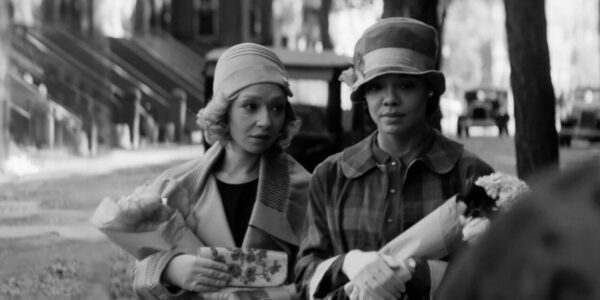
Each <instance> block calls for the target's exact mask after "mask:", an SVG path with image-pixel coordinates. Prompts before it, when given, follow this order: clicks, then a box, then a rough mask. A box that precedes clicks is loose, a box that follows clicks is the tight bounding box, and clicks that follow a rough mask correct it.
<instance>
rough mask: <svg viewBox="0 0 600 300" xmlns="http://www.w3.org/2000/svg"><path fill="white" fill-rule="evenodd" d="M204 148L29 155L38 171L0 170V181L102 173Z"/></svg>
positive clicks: (189, 154)
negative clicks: (28, 172) (94, 155)
mask: <svg viewBox="0 0 600 300" xmlns="http://www.w3.org/2000/svg"><path fill="white" fill-rule="evenodd" d="M203 151H204V147H203V146H202V145H159V146H155V147H147V148H143V149H138V150H122V149H114V150H111V151H110V152H107V153H103V154H100V155H98V156H96V157H92V158H86V157H78V156H72V155H46V156H45V157H43V158H40V157H38V158H35V157H33V158H31V162H32V164H33V166H34V167H36V168H38V169H39V170H38V172H36V173H32V174H25V175H21V176H18V175H15V174H11V173H0V184H3V183H8V182H24V181H29V180H39V179H44V178H50V177H52V178H59V177H66V176H72V175H79V174H82V175H85V174H87V175H94V174H105V173H109V172H111V171H114V170H117V169H125V168H135V167H142V166H148V165H157V164H163V163H167V162H169V161H175V160H185V159H190V158H194V157H197V156H198V155H200V153H202V152H203Z"/></svg>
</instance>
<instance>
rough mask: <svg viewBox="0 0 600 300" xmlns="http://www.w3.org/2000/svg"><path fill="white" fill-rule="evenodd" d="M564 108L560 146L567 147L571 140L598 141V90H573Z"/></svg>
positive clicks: (599, 102)
mask: <svg viewBox="0 0 600 300" xmlns="http://www.w3.org/2000/svg"><path fill="white" fill-rule="evenodd" d="M565 106H566V107H564V110H565V113H564V117H562V118H561V120H560V123H561V129H560V133H559V139H560V144H561V145H565V146H569V145H571V140H572V139H573V138H578V139H587V140H589V141H591V142H594V141H600V88H591V87H585V88H577V89H575V90H574V91H573V93H572V95H571V98H570V99H569V100H568V101H567V103H566V105H565Z"/></svg>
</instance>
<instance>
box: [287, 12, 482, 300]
mask: <svg viewBox="0 0 600 300" xmlns="http://www.w3.org/2000/svg"><path fill="white" fill-rule="evenodd" d="M437 49H438V44H437V32H436V31H435V29H433V28H432V27H430V26H428V25H425V24H424V23H421V22H419V21H416V20H413V19H408V18H389V19H384V20H382V21H380V22H378V23H377V24H375V25H373V26H372V27H370V28H369V29H367V30H366V31H365V33H364V34H363V35H362V36H361V38H360V39H359V40H358V42H357V44H356V46H355V55H354V66H353V68H351V69H350V70H348V71H346V72H344V74H342V76H341V78H340V79H341V80H343V81H345V82H346V83H348V84H349V85H350V86H351V88H352V92H351V98H352V100H353V101H354V102H362V103H366V106H367V108H368V112H369V115H370V116H371V119H372V120H373V121H374V123H375V124H376V126H377V130H376V131H375V132H374V133H373V134H371V135H370V136H368V137H367V138H365V139H364V140H362V141H361V142H359V143H357V144H356V145H354V146H351V147H349V148H347V149H345V150H344V151H343V152H341V153H338V154H335V155H333V156H331V157H329V158H328V159H326V160H325V161H324V162H323V163H321V164H320V165H319V166H318V167H317V168H316V169H315V171H314V173H313V177H312V179H311V183H310V188H309V207H308V216H307V220H306V222H305V226H304V230H303V235H302V240H301V244H300V252H299V257H298V263H297V265H296V283H297V285H298V287H299V289H300V292H301V296H303V297H304V298H308V299H313V298H346V297H348V296H350V297H351V298H353V299H398V298H402V297H404V296H408V298H409V299H424V298H429V297H430V296H432V295H433V292H434V291H435V290H436V288H437V285H438V284H439V282H440V280H441V278H442V276H443V274H444V272H445V268H446V262H444V261H424V260H420V259H417V258H416V259H409V260H407V261H405V262H393V261H387V260H386V258H385V257H384V256H382V255H379V254H378V252H377V251H378V250H379V249H381V247H382V246H384V245H385V244H386V243H387V242H389V241H391V240H392V239H394V238H395V237H396V236H398V235H399V234H401V233H402V232H403V231H404V230H406V229H407V228H409V227H410V226H412V225H413V224H415V223H416V222H418V221H419V220H420V219H421V218H423V217H424V216H425V215H427V214H428V213H430V212H431V211H433V210H434V209H435V208H436V207H438V206H439V205H440V204H442V203H443V202H444V201H445V200H446V199H448V198H450V197H451V196H453V195H455V194H457V193H462V192H465V191H464V189H465V186H466V179H467V178H469V177H472V176H474V177H478V176H480V175H485V174H489V173H491V172H492V171H493V170H492V168H491V167H490V166H489V165H488V164H486V163H485V162H483V161H482V160H480V159H479V158H478V157H477V156H475V155H474V154H472V153H470V152H468V151H466V150H465V149H464V148H463V146H462V145H461V144H459V143H457V142H455V141H452V140H450V139H448V138H446V137H444V136H443V135H442V134H440V132H438V131H437V130H435V129H433V128H431V127H430V126H429V125H428V124H427V122H426V119H427V117H428V116H430V115H432V114H433V113H434V112H435V111H436V109H437V107H438V102H439V96H440V95H441V94H442V93H443V92H444V90H445V79H444V75H443V74H442V73H441V72H439V71H436V70H434V65H435V60H436V54H437ZM317 269H320V270H324V271H321V272H315V271H316V270H317ZM316 273H319V275H315V274H316ZM348 282H352V283H353V284H354V287H356V286H359V285H360V287H359V288H358V289H356V290H355V291H352V290H348V285H346V283H348ZM345 285H346V289H344V286H345Z"/></svg>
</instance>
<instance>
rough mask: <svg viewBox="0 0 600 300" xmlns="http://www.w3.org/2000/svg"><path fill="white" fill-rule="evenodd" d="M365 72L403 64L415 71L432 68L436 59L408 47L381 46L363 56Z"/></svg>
mask: <svg viewBox="0 0 600 300" xmlns="http://www.w3.org/2000/svg"><path fill="white" fill-rule="evenodd" d="M363 62H364V65H363V67H362V68H361V72H362V73H363V74H367V73H369V72H370V71H372V70H376V69H381V68H389V67H392V66H396V67H398V66H402V67H403V69H407V70H411V71H413V72H424V71H427V70H432V69H433V66H434V61H433V59H431V58H430V57H429V56H427V55H425V54H423V53H420V52H417V51H415V50H411V49H406V48H392V47H390V48H379V49H376V50H373V51H371V52H369V53H367V54H365V55H364V56H363Z"/></svg>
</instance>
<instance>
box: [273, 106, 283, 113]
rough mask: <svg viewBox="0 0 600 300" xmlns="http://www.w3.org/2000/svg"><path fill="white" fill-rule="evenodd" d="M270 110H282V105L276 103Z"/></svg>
mask: <svg viewBox="0 0 600 300" xmlns="http://www.w3.org/2000/svg"><path fill="white" fill-rule="evenodd" d="M271 110H272V111H274V112H280V111H283V106H280V105H276V106H273V107H271Z"/></svg>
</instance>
